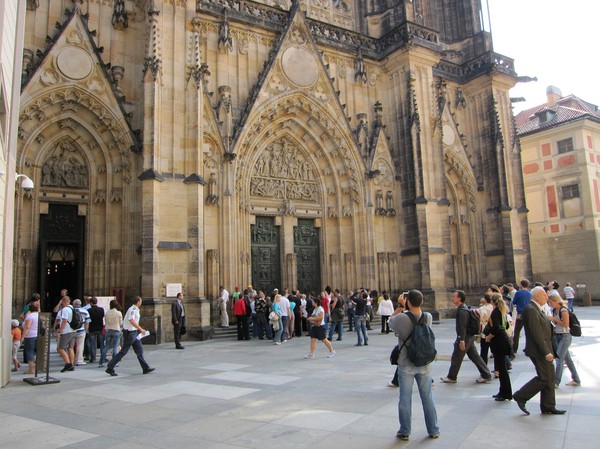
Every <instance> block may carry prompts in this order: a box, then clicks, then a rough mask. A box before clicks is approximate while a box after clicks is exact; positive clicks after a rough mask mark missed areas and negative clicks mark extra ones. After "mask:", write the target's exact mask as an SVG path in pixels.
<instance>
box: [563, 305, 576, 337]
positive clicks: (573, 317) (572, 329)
mask: <svg viewBox="0 0 600 449" xmlns="http://www.w3.org/2000/svg"><path fill="white" fill-rule="evenodd" d="M563 309H565V310H566V311H567V312H569V333H570V334H571V336H572V337H581V324H580V323H579V319H578V318H577V316H576V315H575V314H574V313H573V312H571V311H570V310H569V309H567V308H566V307H563ZM560 310H561V311H562V309H560Z"/></svg>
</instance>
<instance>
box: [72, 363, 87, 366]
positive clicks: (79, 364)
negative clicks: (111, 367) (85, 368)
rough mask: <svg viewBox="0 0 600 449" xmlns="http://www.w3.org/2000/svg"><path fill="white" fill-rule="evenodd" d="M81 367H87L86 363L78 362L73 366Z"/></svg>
mask: <svg viewBox="0 0 600 449" xmlns="http://www.w3.org/2000/svg"><path fill="white" fill-rule="evenodd" d="M82 365H87V363H86V362H79V363H76V364H75V366H82Z"/></svg>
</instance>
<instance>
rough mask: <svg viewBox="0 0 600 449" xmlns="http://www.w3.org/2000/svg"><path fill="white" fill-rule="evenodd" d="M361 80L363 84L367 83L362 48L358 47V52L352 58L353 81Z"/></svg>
mask: <svg viewBox="0 0 600 449" xmlns="http://www.w3.org/2000/svg"><path fill="white" fill-rule="evenodd" d="M358 80H360V81H362V82H363V84H367V81H368V77H367V69H366V68H365V61H364V59H363V57H362V50H361V49H360V48H359V49H358V54H357V55H356V59H355V60H354V81H358Z"/></svg>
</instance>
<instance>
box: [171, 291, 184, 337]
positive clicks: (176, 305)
mask: <svg viewBox="0 0 600 449" xmlns="http://www.w3.org/2000/svg"><path fill="white" fill-rule="evenodd" d="M171 324H172V325H173V336H174V339H175V349H183V346H181V329H182V328H184V327H185V308H184V306H183V293H181V292H180V293H177V299H175V301H173V304H171Z"/></svg>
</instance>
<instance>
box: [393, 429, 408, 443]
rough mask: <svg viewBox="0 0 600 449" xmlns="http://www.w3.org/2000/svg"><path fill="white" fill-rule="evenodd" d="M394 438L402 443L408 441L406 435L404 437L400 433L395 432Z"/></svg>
mask: <svg viewBox="0 0 600 449" xmlns="http://www.w3.org/2000/svg"><path fill="white" fill-rule="evenodd" d="M396 438H398V439H399V440H402V441H408V435H404V434H403V433H401V432H400V431H398V432H396Z"/></svg>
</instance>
